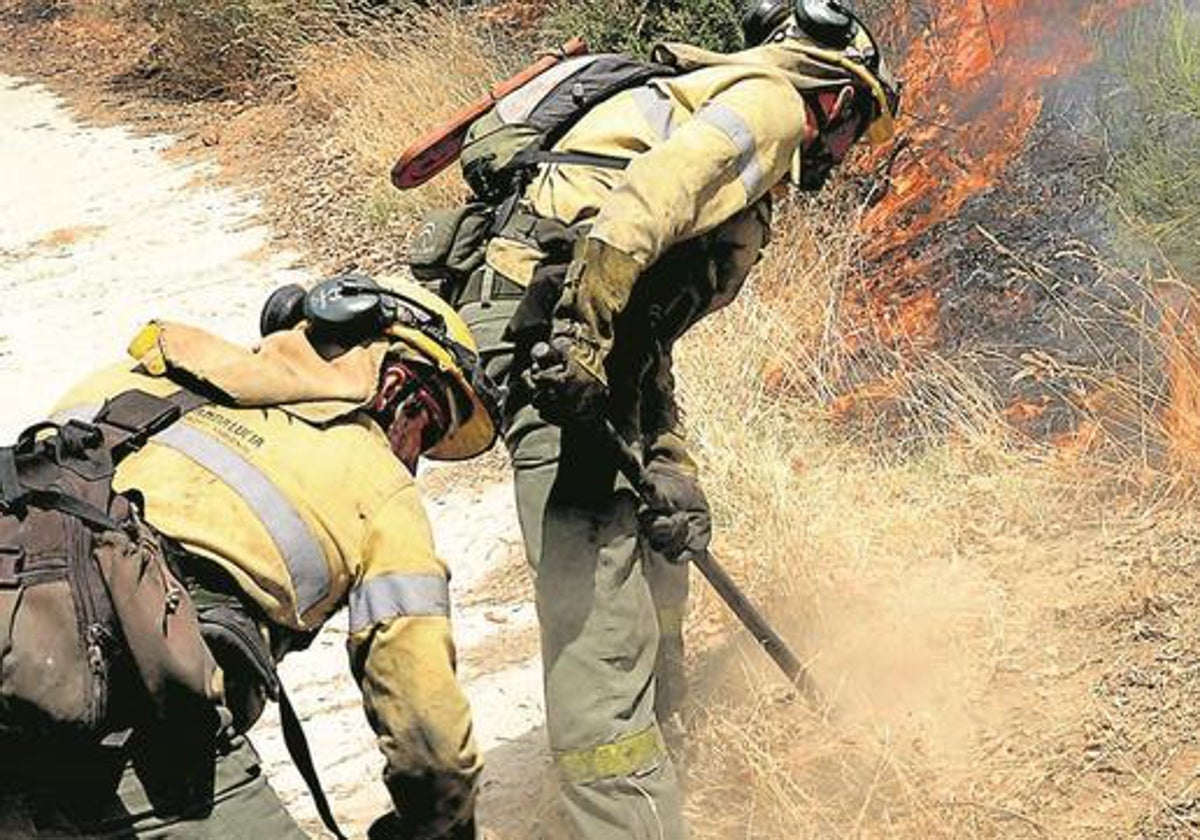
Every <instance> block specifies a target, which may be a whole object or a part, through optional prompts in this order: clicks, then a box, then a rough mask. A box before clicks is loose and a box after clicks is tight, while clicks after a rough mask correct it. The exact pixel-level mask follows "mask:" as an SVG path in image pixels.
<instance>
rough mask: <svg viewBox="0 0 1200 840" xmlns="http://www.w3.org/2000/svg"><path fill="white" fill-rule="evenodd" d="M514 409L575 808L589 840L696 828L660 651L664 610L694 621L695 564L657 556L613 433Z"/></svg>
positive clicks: (563, 770)
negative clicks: (669, 743) (670, 746)
mask: <svg viewBox="0 0 1200 840" xmlns="http://www.w3.org/2000/svg"><path fill="white" fill-rule="evenodd" d="M510 412H511V413H510V417H509V418H508V422H507V424H506V435H505V437H506V442H507V444H508V447H509V450H510V453H511V455H512V461H513V467H514V470H515V488H516V495H517V510H518V514H519V517H520V521H521V529H522V532H523V534H524V539H525V547H526V552H527V555H528V558H529V561H530V564H531V565H532V567H533V572H534V575H535V589H536V596H537V609H538V619H539V622H540V625H541V640H542V659H543V666H544V669H545V674H544V678H545V691H546V727H547V730H548V733H549V738H550V748H551V750H552V752H553V755H554V761H555V765H556V769H557V771H558V774H559V780H560V784H561V790H562V800H563V804H564V809H565V812H566V815H567V817H568V819H569V820H570V822H571V826H572V829H573V832H574V834H575V836H577V837H579V838H583V839H584V840H631V839H632V840H678V838H683V837H685V836H686V831H685V828H684V825H683V818H682V815H681V808H680V806H681V802H680V791H679V784H678V781H677V778H676V773H675V768H674V767H673V766H672V764H671V760H670V757H669V756H668V754H667V752H666V749H665V745H664V743H663V734H662V732H661V730H660V728H659V725H658V722H657V721H656V716H655V692H656V682H657V680H656V658H657V656H658V650H659V638H660V633H661V629H660V619H659V613H660V611H661V613H662V614H663V616H664V619H663V623H664V624H667V623H668V622H675V623H677V622H678V618H677V617H681V616H682V609H683V603H682V599H686V592H687V590H686V580H687V569H686V567H678V566H670V567H667V566H666V564H663V563H661V561H660V563H659V564H657V565H655V564H651V563H649V562H648V560H647V554H646V552H645V551H644V550H643V548H642V546H641V544H640V543H641V541H640V540H639V538H638V529H637V517H636V511H637V500H636V497H635V495H634V493H633V491H632V489H631V488H629V486H628V485H627V484H625V483H624V480H623V479H620V478H619V477H618V476H617V474H616V468H615V462H614V459H613V458H612V457H610V456H608V454H607V452H608V450H607V449H606V448H605V446H604V444H603V441H601V440H598V439H595V438H592V439H587V438H586V437H578V436H577V435H578V433H575V432H573V430H568V431H566V432H564V431H562V430H560V429H559V428H558V427H556V426H553V425H550V424H548V423H546V422H545V421H544V420H542V419H541V417H540V415H539V414H538V413H537V411H536V410H535V409H533V408H532V407H530V406H528V405H524V406H519V407H515V408H512V409H510ZM660 578H661V580H658V579H660ZM681 579H682V583H681V582H680V580H681ZM656 594H657V595H658V596H659V605H656V603H655V595H656ZM672 596H673V598H672ZM672 601H674V602H672ZM666 616H675V617H676V618H666ZM663 629H668V630H669V631H670V632H671V634H676V635H677V632H676V631H677V628H675V627H671V628H663ZM659 711H660V712H661V711H663V710H662V709H660V710H659Z"/></svg>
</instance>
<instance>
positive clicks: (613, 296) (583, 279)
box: [526, 237, 642, 425]
mask: <svg viewBox="0 0 1200 840" xmlns="http://www.w3.org/2000/svg"><path fill="white" fill-rule="evenodd" d="M641 272H642V267H641V265H640V264H639V263H638V262H637V261H636V260H635V259H633V257H631V256H629V255H628V254H626V253H624V252H623V251H620V250H618V249H616V248H613V247H612V246H610V245H608V244H607V243H605V242H604V241H602V240H599V239H592V238H591V237H585V238H583V239H581V240H579V241H578V242H577V243H576V245H575V253H574V258H573V259H572V260H571V264H570V266H569V267H568V268H567V275H566V279H565V280H564V283H563V290H562V295H561V296H560V297H559V299H558V304H557V305H556V306H555V308H554V317H553V320H552V322H551V329H550V342H549V344H548V345H540V346H539V347H536V348H534V349H535V352H534V358H533V367H532V368H531V370H530V371H529V376H528V377H527V383H526V384H528V385H530V387H531V388H532V389H533V394H534V400H533V401H534V405H535V406H536V407H537V408H538V409H539V410H540V411H541V412H542V416H543V417H545V418H546V419H547V420H549V421H550V422H552V423H556V424H558V425H564V424H565V423H570V422H580V421H583V422H593V423H594V422H595V421H596V420H597V419H598V418H599V417H600V416H602V414H603V407H604V403H605V401H606V399H607V389H608V377H607V373H606V372H605V369H604V362H605V360H606V359H607V358H608V353H609V351H610V350H611V349H612V345H613V338H614V336H613V322H614V321H615V319H616V317H617V315H618V314H619V313H620V312H621V310H622V309H624V307H625V304H626V303H627V302H628V301H629V295H630V294H631V293H632V291H633V286H634V283H635V282H637V278H638V276H639V275H640V274H641Z"/></svg>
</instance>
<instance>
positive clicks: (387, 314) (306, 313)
mask: <svg viewBox="0 0 1200 840" xmlns="http://www.w3.org/2000/svg"><path fill="white" fill-rule="evenodd" d="M397 297H398V296H397V295H395V294H394V293H393V292H391V291H389V290H388V289H385V288H383V287H382V286H380V285H379V284H378V283H376V282H375V281H374V280H372V279H371V278H370V277H367V276H366V275H365V274H339V275H337V276H336V277H331V278H329V279H328V280H323V281H321V282H320V283H318V284H317V285H315V286H313V287H312V288H311V289H308V290H305V289H304V288H303V287H301V286H299V285H296V284H294V283H293V284H292V285H289V286H284V287H283V288H280V289H276V290H275V291H274V292H272V293H271V295H270V297H268V298H267V301H266V303H265V304H263V309H262V315H261V316H260V317H259V321H258V327H259V332H261V333H262V335H263V336H268V335H270V334H271V333H274V332H279V331H281V330H289V329H291V328H293V327H295V326H296V325H297V324H299V323H300V322H301V321H308V323H309V328H310V330H311V331H312V333H313V334H314V335H317V336H321V337H322V338H329V339H336V340H339V341H340V342H342V343H343V344H346V345H349V344H355V343H357V342H359V341H362V340H363V339H367V338H372V337H374V336H380V335H383V333H384V330H386V329H387V328H388V327H389V326H391V325H392V324H393V323H395V321H396V320H397V318H398V317H399V314H400V313H399V311H398V307H397V305H396V300H395V299H396V298H397ZM405 303H406V304H407V305H408V306H410V307H411V306H413V305H414V304H413V302H412V301H409V300H407V299H406V300H405ZM423 314H426V315H428V316H429V318H430V319H431V320H437V319H440V316H438V315H437V314H436V313H432V312H430V313H423Z"/></svg>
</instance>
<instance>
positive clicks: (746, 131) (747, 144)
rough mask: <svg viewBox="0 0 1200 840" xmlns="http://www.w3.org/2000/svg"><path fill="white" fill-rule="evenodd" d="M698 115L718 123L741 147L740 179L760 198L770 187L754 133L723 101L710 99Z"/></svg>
mask: <svg viewBox="0 0 1200 840" xmlns="http://www.w3.org/2000/svg"><path fill="white" fill-rule="evenodd" d="M696 118H697V119H701V120H704V121H705V122H706V123H708V124H709V125H712V126H715V127H716V128H718V129H720V131H721V132H722V133H723V134H724V135H725V136H726V137H728V138H729V140H730V142H732V143H733V145H734V148H736V149H737V152H738V159H737V166H738V178H740V179H741V181H742V186H743V187H745V189H746V196H747V198H748V199H749V200H750V201H753V200H754V199H756V198H758V197H759V196H760V195H761V194H762V190H763V188H764V187H765V186H766V185H765V184H764V183H763V181H764V176H763V171H762V167H760V166H759V165H758V146H757V144H756V143H755V141H754V132H752V131H751V130H750V126H748V125H746V121H745V120H744V119H742V117H741V115H740V114H739V113H738V112H737V111H735V110H733V109H732V108H730V107H729V106H728V105H725V104H723V103H721V102H709V103H708V104H707V105H704V106H703V107H701V108H700V110H699V111H697V112H696Z"/></svg>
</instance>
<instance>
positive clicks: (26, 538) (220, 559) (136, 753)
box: [0, 275, 496, 840]
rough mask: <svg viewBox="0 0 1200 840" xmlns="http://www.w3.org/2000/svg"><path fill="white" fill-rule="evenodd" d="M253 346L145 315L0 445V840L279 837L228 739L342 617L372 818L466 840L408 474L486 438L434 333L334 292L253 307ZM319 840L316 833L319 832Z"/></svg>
mask: <svg viewBox="0 0 1200 840" xmlns="http://www.w3.org/2000/svg"><path fill="white" fill-rule="evenodd" d="M262 327H263V333H264V336H265V338H264V340H263V341H262V343H261V345H259V346H258V347H256V348H255V349H253V350H249V349H245V348H243V347H240V346H237V345H234V344H231V343H228V342H226V341H224V340H222V339H220V338H217V337H215V336H213V335H211V334H209V333H207V332H204V331H202V330H199V329H196V328H193V327H188V326H184V325H181V324H174V323H153V324H151V325H149V326H148V327H146V328H145V329H144V330H142V332H141V333H139V334H138V335H137V337H136V338H135V339H134V340H133V342H132V344H131V345H130V347H129V356H130V358H129V359H127V360H126V361H125V362H124V363H121V364H118V365H116V366H115V367H112V368H109V369H106V370H102V371H100V372H98V373H96V374H94V375H92V376H90V377H89V378H87V379H85V380H84V381H83V382H81V383H79V384H78V385H77V386H76V387H74V388H73V389H72V390H71V391H70V392H69V394H68V395H67V396H66V398H65V399H64V400H63V401H62V402H61V404H60V406H59V408H58V410H57V412H56V413H55V414H54V416H53V418H52V421H51V422H49V423H46V424H42V425H40V426H35V427H34V428H32V429H30V430H29V431H27V432H26V433H25V434H23V435H22V436H21V439H20V441H19V442H18V443H17V444H16V446H14V447H11V448H7V449H3V450H0V489H2V492H3V497H2V498H3V507H2V508H0V514H2V515H0V665H2V668H0V837H4V838H12V837H16V838H25V837H31V838H37V837H55V838H58V837H89V838H90V837H106V838H107V837H134V836H138V837H141V836H153V837H186V838H214V840H215V838H254V840H264V839H265V838H282V837H289V838H290V837H297V838H298V837H304V836H307V835H305V834H304V833H303V832H302V831H301V830H300V828H299V827H298V826H297V824H296V823H295V822H293V820H292V818H291V817H290V816H289V815H288V813H287V811H286V810H285V809H284V808H283V807H282V805H281V803H280V801H279V800H278V798H277V797H276V795H275V794H274V792H273V791H272V790H271V788H270V787H269V785H268V783H267V781H266V779H265V778H264V777H263V776H262V771H261V768H260V765H259V760H258V758H257V756H256V755H255V753H254V751H253V749H252V748H251V746H250V744H249V742H248V741H247V740H246V738H245V733H246V731H247V730H248V729H249V728H250V727H251V726H252V725H253V724H254V722H255V720H256V719H257V718H258V717H259V715H260V713H261V712H262V710H263V708H264V704H265V703H266V702H267V701H268V700H270V699H278V700H279V701H280V703H281V709H280V712H281V720H282V722H283V728H284V736H285V740H286V741H287V742H288V746H289V749H291V751H292V754H293V758H294V759H295V760H296V762H297V766H298V767H299V769H300V770H301V772H302V774H303V775H305V778H306V780H307V781H310V787H312V788H313V789H314V796H316V797H317V804H318V810H319V811H320V812H321V814H322V817H323V819H324V820H325V821H326V824H327V826H330V828H331V830H332V831H334V832H335V833H338V832H337V830H336V827H335V823H334V820H333V819H332V816H331V815H330V814H329V808H328V804H327V803H326V802H325V801H324V797H323V795H321V794H320V793H319V791H320V788H319V784H316V783H315V774H314V772H313V767H312V762H311V758H310V757H309V756H308V752H307V746H306V745H305V744H304V742H303V735H302V733H301V732H300V730H299V725H298V723H297V720H296V715H295V713H294V711H293V710H292V708H291V706H290V704H288V702H287V699H286V695H285V694H284V693H283V690H282V686H281V685H280V683H279V680H278V678H277V676H276V671H275V663H276V662H277V661H278V660H279V659H280V658H281V657H283V656H285V655H286V654H288V652H289V651H293V650H301V649H303V648H304V647H305V646H306V645H307V644H308V643H309V642H310V641H311V639H312V638H313V636H314V635H315V633H316V632H317V631H318V629H319V628H320V627H321V626H322V625H323V624H324V623H325V622H326V621H327V620H328V619H329V618H330V617H331V616H332V615H333V614H334V613H335V612H336V611H337V610H339V609H341V608H342V607H343V606H348V607H349V610H348V612H349V638H348V643H347V647H348V653H349V658H350V669H351V671H352V672H353V674H354V676H355V678H356V680H357V681H358V684H359V686H360V688H361V691H362V696H363V703H364V708H365V710H366V714H367V719H368V721H369V722H370V725H371V727H372V728H373V729H374V731H375V732H376V734H377V735H378V743H379V747H380V750H381V751H382V752H383V755H384V758H385V769H384V773H383V781H384V783H385V785H386V786H387V788H388V790H389V792H390V794H391V797H392V800H393V803H394V811H393V812H390V813H389V814H387V815H385V816H383V817H381V818H380V819H379V820H377V821H376V823H375V825H374V826H373V827H372V829H371V836H372V837H383V838H386V837H395V838H473V837H474V836H475V829H474V802H475V793H476V785H477V779H478V776H479V773H480V767H481V765H480V757H479V753H478V751H477V749H476V746H475V742H474V739H473V736H472V726H471V715H470V709H469V707H468V705H467V701H466V699H465V697H464V695H463V693H462V691H461V689H460V687H459V686H458V684H457V682H456V679H455V664H454V656H455V654H454V645H453V642H452V640H451V632H450V621H449V603H448V601H449V596H448V589H447V583H448V573H447V570H446V568H445V567H444V565H443V564H442V563H441V561H440V560H439V559H438V558H437V556H436V555H435V554H434V549H433V544H432V536H431V531H430V526H429V523H428V521H427V519H426V517H425V514H424V511H423V509H422V507H421V504H420V500H419V499H418V497H417V489H416V486H415V484H414V479H413V470H414V469H415V466H416V462H417V459H418V456H420V455H422V454H424V455H427V456H428V457H430V458H440V459H460V458H468V457H471V456H473V455H475V454H478V453H479V452H482V451H484V450H486V449H487V448H488V447H489V446H490V445H491V444H492V442H493V439H494V437H495V434H496V432H495V428H496V424H495V422H494V420H493V411H494V409H495V406H494V401H493V397H492V396H491V393H490V390H489V389H488V388H487V386H486V385H485V384H484V380H483V379H481V378H479V376H478V375H477V370H476V369H477V363H476V356H475V346H474V343H473V341H472V339H471V336H470V333H469V332H468V331H467V328H466V326H465V325H464V324H463V322H462V320H461V319H460V318H459V317H458V315H457V314H456V313H455V312H454V311H453V310H452V309H451V308H450V307H448V306H447V305H446V304H445V303H443V302H442V301H441V300H439V299H438V298H437V297H436V296H434V295H432V294H430V293H428V292H427V291H425V290H423V289H421V288H420V287H419V286H415V285H412V284H408V285H396V286H394V287H388V288H384V287H381V286H379V285H378V284H376V283H375V282H374V281H372V280H370V279H369V278H366V277H362V276H355V275H343V276H339V277H335V278H333V279H331V280H327V281H325V282H323V283H320V284H318V285H317V286H315V287H314V288H313V289H312V290H310V291H308V292H307V293H306V292H305V291H304V290H303V289H301V288H300V287H298V286H293V287H288V288H285V289H281V290H279V291H278V292H276V293H275V294H274V295H272V296H271V298H270V300H269V301H268V303H267V306H266V307H265V308H264V311H263V318H262ZM339 836H340V834H339Z"/></svg>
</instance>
